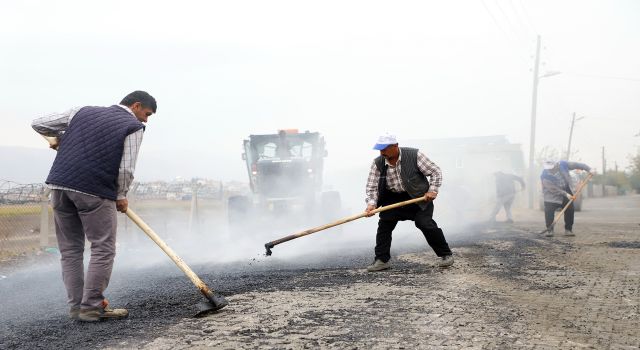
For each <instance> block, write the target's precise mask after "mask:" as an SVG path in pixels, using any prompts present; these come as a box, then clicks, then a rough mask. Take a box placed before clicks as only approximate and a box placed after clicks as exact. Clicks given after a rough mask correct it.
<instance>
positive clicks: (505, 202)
mask: <svg viewBox="0 0 640 350" xmlns="http://www.w3.org/2000/svg"><path fill="white" fill-rule="evenodd" d="M493 175H494V176H495V178H496V206H495V207H494V208H493V212H491V217H490V219H489V221H492V222H495V221H496V215H498V213H499V212H500V209H502V208H503V207H504V212H505V214H506V215H507V221H506V222H508V223H512V222H513V215H511V205H513V200H514V199H515V198H516V185H515V183H516V182H518V183H520V190H524V188H525V185H524V180H523V179H522V178H521V177H520V176H517V175H513V174H507V173H504V172H502V171H497V172H495V173H493Z"/></svg>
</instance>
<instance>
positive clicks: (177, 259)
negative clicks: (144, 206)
mask: <svg viewBox="0 0 640 350" xmlns="http://www.w3.org/2000/svg"><path fill="white" fill-rule="evenodd" d="M126 214H127V216H128V217H129V219H131V221H133V222H134V223H135V224H136V225H138V227H140V229H141V230H142V231H144V233H146V234H147V236H149V238H151V240H153V241H154V242H155V243H156V244H157V245H158V247H160V249H162V251H164V252H165V253H166V254H167V255H168V256H169V258H171V260H173V262H174V263H175V264H176V265H178V267H179V268H180V270H182V272H184V274H185V275H187V277H189V279H190V280H191V282H193V284H194V285H195V286H196V287H198V289H199V290H200V291H201V292H202V294H204V295H205V296H207V295H210V294H211V293H212V290H211V289H209V287H207V285H206V284H205V283H204V282H203V281H202V280H201V279H200V278H199V277H198V275H196V274H195V273H194V272H193V270H191V269H190V268H189V266H187V264H186V263H185V262H184V261H183V260H182V259H181V258H180V257H179V256H178V255H177V254H176V252H174V251H173V249H171V247H169V246H168V245H167V244H166V243H165V242H164V241H163V240H162V239H161V238H160V236H158V234H156V233H155V232H154V231H153V230H152V229H151V227H149V225H147V224H146V223H145V222H144V221H142V219H141V218H140V217H139V216H138V214H136V213H135V212H134V211H133V210H131V208H127V212H126Z"/></svg>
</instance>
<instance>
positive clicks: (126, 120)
mask: <svg viewBox="0 0 640 350" xmlns="http://www.w3.org/2000/svg"><path fill="white" fill-rule="evenodd" d="M142 128H144V124H142V123H141V122H140V121H138V120H137V119H136V117H134V116H133V115H131V113H129V112H127V111H126V110H124V109H123V108H122V107H119V106H111V107H83V108H82V109H80V110H79V111H78V112H77V113H76V115H75V116H74V117H73V118H72V119H71V123H70V124H69V127H68V128H67V130H66V131H65V133H64V134H63V135H62V137H60V140H59V146H58V153H57V155H56V159H55V160H54V162H53V166H52V167H51V170H50V171H49V176H48V177H47V181H46V183H48V184H53V185H58V186H64V187H68V188H72V189H74V190H78V191H81V192H85V193H89V194H93V195H96V196H98V197H101V198H106V199H111V200H116V198H117V190H118V171H119V168H120V161H121V160H122V152H123V150H124V140H125V138H126V137H127V136H128V135H130V134H132V133H134V132H136V131H138V130H140V129H142Z"/></svg>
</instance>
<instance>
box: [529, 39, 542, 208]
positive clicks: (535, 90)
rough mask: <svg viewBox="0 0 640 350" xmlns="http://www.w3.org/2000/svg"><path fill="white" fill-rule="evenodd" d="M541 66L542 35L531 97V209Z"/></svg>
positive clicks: (537, 49)
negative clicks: (539, 70)
mask: <svg viewBox="0 0 640 350" xmlns="http://www.w3.org/2000/svg"><path fill="white" fill-rule="evenodd" d="M539 66H540V35H538V39H537V41H536V63H535V65H534V66H533V96H532V98H531V136H530V137H529V186H527V187H528V188H529V209H533V195H534V193H533V188H534V187H537V186H534V185H533V184H534V183H535V174H534V171H535V169H534V157H535V152H536V149H535V147H536V105H537V103H538V79H539V77H538V68H539Z"/></svg>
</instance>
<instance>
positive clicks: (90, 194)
mask: <svg viewBox="0 0 640 350" xmlns="http://www.w3.org/2000/svg"><path fill="white" fill-rule="evenodd" d="M156 109H157V105H156V100H155V99H154V98H153V97H152V96H151V95H149V94H148V93H146V92H144V91H134V92H132V93H130V94H129V95H127V96H126V97H125V98H124V99H122V101H121V102H120V104H118V105H113V106H110V107H94V106H84V107H77V108H72V109H70V110H68V111H66V112H63V113H54V114H51V115H48V116H45V117H42V118H39V119H36V120H34V121H33V123H32V125H31V126H32V127H33V129H34V130H35V131H36V132H38V133H39V134H41V135H44V136H47V137H53V138H55V139H56V143H54V144H52V146H51V148H54V149H56V150H57V151H58V153H57V154H56V158H55V160H54V162H53V165H52V167H51V170H50V171H49V176H48V177H47V180H46V183H47V185H48V186H49V188H50V189H51V204H52V206H53V215H54V220H55V227H56V238H57V240H58V247H59V249H60V254H61V255H62V257H61V259H60V262H61V264H62V280H63V282H64V285H65V288H66V290H67V300H68V303H69V306H70V310H69V316H70V317H71V318H72V319H75V320H79V321H85V322H95V321H100V320H103V319H109V318H110V319H121V318H125V317H127V316H128V314H129V312H128V311H127V310H126V309H112V308H109V307H108V302H107V299H106V298H105V297H104V294H103V293H104V291H105V289H106V288H107V286H108V284H109V279H110V277H111V270H112V268H113V259H114V257H115V253H116V228H117V218H116V211H120V212H123V213H124V212H126V211H127V206H128V202H127V192H128V191H129V187H130V185H131V182H132V181H133V173H134V169H135V164H136V159H137V157H138V150H139V149H140V144H141V143H142V136H143V132H144V128H145V125H144V124H143V123H146V122H147V119H148V118H149V116H151V115H152V114H154V113H155V112H156ZM85 239H86V240H88V241H89V242H90V243H91V259H90V261H89V266H88V269H87V272H86V278H85V276H84V264H83V254H84V246H85Z"/></svg>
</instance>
